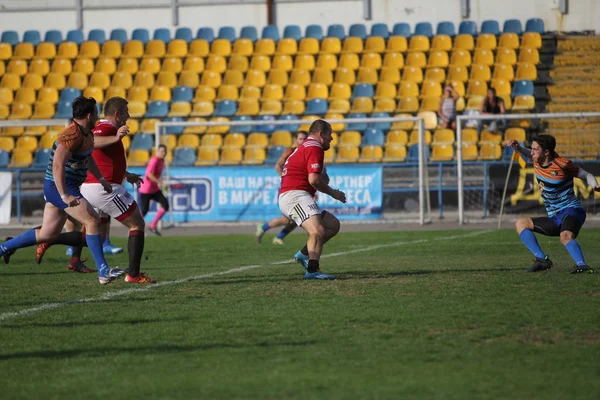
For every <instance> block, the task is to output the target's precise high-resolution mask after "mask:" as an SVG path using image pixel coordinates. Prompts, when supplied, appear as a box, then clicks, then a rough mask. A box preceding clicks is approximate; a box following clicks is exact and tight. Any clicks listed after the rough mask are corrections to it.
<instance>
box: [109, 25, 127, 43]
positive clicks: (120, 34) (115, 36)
mask: <svg viewBox="0 0 600 400" xmlns="http://www.w3.org/2000/svg"><path fill="white" fill-rule="evenodd" d="M110 40H116V41H117V42H119V43H121V45H124V44H125V43H126V42H127V31H126V30H125V29H121V28H118V29H113V30H112V31H111V32H110Z"/></svg>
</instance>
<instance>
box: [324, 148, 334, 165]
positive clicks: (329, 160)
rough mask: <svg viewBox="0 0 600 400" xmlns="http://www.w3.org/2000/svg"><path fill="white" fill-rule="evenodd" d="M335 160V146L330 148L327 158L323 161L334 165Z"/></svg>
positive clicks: (326, 154)
mask: <svg viewBox="0 0 600 400" xmlns="http://www.w3.org/2000/svg"><path fill="white" fill-rule="evenodd" d="M334 158H335V148H334V147H333V146H331V147H330V148H329V150H327V151H326V152H325V157H324V160H323V161H324V162H325V163H326V164H331V163H333V160H334Z"/></svg>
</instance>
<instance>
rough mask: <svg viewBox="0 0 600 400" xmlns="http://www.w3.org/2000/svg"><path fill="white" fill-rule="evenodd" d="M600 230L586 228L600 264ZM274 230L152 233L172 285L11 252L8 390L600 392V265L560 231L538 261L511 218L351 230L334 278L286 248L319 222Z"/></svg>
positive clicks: (2, 321) (53, 255)
mask: <svg viewBox="0 0 600 400" xmlns="http://www.w3.org/2000/svg"><path fill="white" fill-rule="evenodd" d="M599 234H600V230H598V229H596V230H594V229H585V228H584V230H583V231H582V235H581V236H580V243H581V245H582V248H583V250H584V252H585V253H586V256H587V261H588V263H589V264H590V265H592V266H596V267H600V253H599V252H598V240H597V238H598V237H599ZM271 238H272V236H269V235H267V237H266V238H265V241H266V242H265V243H264V244H262V245H260V246H258V245H256V243H255V241H254V238H253V237H252V236H250V235H238V236H199V237H166V238H160V239H159V238H156V237H148V239H147V241H146V254H147V256H148V259H147V260H146V261H144V264H143V270H144V271H145V272H147V273H148V274H149V275H150V276H151V277H153V278H156V279H158V280H159V281H160V282H161V285H159V286H158V287H147V286H140V285H138V286H134V287H132V286H131V285H127V284H125V283H124V282H123V281H122V280H120V281H117V282H115V283H113V284H111V285H108V286H106V287H102V286H100V285H99V284H98V281H97V276H96V275H95V274H76V273H73V272H70V271H68V270H67V269H66V258H65V256H64V247H62V246H56V247H53V248H51V249H50V251H49V253H48V254H47V257H46V259H45V262H44V263H43V264H42V265H39V266H38V265H36V264H35V263H34V262H33V248H31V249H25V250H20V251H19V252H18V253H17V255H15V256H14V257H13V259H12V261H11V264H9V265H1V266H0V298H1V301H0V389H1V393H2V394H1V397H2V398H3V399H12V398H27V399H31V398H44V399H54V398H60V399H65V398H78V399H81V398H88V399H95V398H104V399H109V398H110V399H132V398H146V399H150V398H152V399H154V398H163V399H174V398H181V399H191V398H197V399H230V398H236V399H434V398H435V399H494V400H497V399H561V400H565V399H598V398H600V380H599V379H598V378H599V377H600V312H599V306H600V273H596V274H593V275H591V274H585V275H569V274H568V271H569V270H570V269H571V267H572V261H571V259H570V258H569V256H568V254H567V252H566V250H565V249H564V248H563V247H562V246H561V245H560V243H559V241H558V238H540V244H541V245H542V247H543V248H544V249H545V250H546V251H547V253H549V254H550V256H551V257H552V259H553V261H554V263H555V267H554V268H553V269H552V270H550V271H548V272H544V273H536V274H531V273H525V272H523V268H525V267H527V266H529V265H530V264H531V260H532V257H531V255H530V254H529V252H528V251H527V250H526V249H525V247H524V246H523V245H522V244H521V243H520V241H519V239H518V237H517V235H516V234H515V233H514V231H513V230H504V231H492V232H483V231H413V232H387V233H346V234H344V233H342V234H340V236H339V237H337V238H335V239H334V240H333V241H332V242H331V243H329V244H328V245H327V246H326V249H325V255H326V258H324V259H323V260H322V262H321V266H322V269H323V270H324V271H325V272H329V273H332V274H335V275H338V277H339V279H338V280H336V281H329V282H316V281H304V280H303V279H302V271H303V270H302V268H301V267H300V266H299V265H298V264H295V263H291V262H290V263H286V264H282V263H281V262H282V261H285V260H290V261H291V257H292V255H293V253H294V252H295V251H296V250H297V249H298V248H299V247H300V246H301V245H302V241H303V240H304V239H305V236H303V235H291V236H290V237H289V238H288V240H287V241H286V245H285V246H273V245H271V243H270V239H271ZM114 242H115V243H116V244H118V245H124V244H125V241H124V239H119V238H117V239H115V240H114ZM86 254H89V253H87V252H86ZM109 257H110V258H109V261H110V262H111V264H112V265H119V266H126V262H127V261H126V260H127V255H126V254H125V255H123V254H122V255H118V256H109ZM278 262H279V264H275V263H278ZM91 265H93V264H92V263H91V262H90V266H91ZM599 272H600V271H599ZM186 278H189V279H186ZM167 282H170V283H169V284H165V283H167ZM42 304H46V305H45V306H41V305H42ZM40 306H41V307H40ZM27 310H28V311H32V310H34V311H32V312H29V313H25V311H27ZM21 312H22V313H21Z"/></svg>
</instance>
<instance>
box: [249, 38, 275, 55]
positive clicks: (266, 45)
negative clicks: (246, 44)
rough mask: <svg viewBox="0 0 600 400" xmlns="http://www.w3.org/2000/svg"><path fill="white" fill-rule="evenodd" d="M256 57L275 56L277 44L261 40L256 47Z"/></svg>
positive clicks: (268, 40) (269, 40)
mask: <svg viewBox="0 0 600 400" xmlns="http://www.w3.org/2000/svg"><path fill="white" fill-rule="evenodd" d="M253 54H254V55H262V56H272V55H273V54H275V42H274V41H273V40H272V39H260V40H258V41H257V42H256V44H255V45H254V53H253Z"/></svg>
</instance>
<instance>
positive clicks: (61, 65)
mask: <svg viewBox="0 0 600 400" xmlns="http://www.w3.org/2000/svg"><path fill="white" fill-rule="evenodd" d="M40 62H41V63H40ZM47 63H48V60H42V59H38V60H33V61H32V62H31V65H30V67H29V70H30V72H33V73H37V74H38V75H41V76H46V75H48V73H49V72H50V71H48V69H47V65H48V64H47ZM34 65H35V66H36V67H34ZM38 71H39V72H38ZM51 71H52V72H56V73H59V74H63V75H65V76H66V75H69V74H70V73H71V72H72V71H73V66H72V65H71V61H70V60H64V59H56V60H54V61H53V62H52V69H51Z"/></svg>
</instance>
